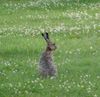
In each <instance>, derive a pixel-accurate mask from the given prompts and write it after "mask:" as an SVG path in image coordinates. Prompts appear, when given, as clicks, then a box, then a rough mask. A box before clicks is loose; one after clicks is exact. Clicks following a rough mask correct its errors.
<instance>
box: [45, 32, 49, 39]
mask: <svg viewBox="0 0 100 97" xmlns="http://www.w3.org/2000/svg"><path fill="white" fill-rule="evenodd" d="M45 34H46V38H47V39H48V40H49V34H48V33H47V32H46V33H45Z"/></svg>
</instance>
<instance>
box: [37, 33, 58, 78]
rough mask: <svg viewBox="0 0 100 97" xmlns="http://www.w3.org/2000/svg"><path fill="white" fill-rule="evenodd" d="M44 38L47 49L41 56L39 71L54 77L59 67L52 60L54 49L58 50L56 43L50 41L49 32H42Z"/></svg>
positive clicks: (41, 73) (46, 75)
mask: <svg viewBox="0 0 100 97" xmlns="http://www.w3.org/2000/svg"><path fill="white" fill-rule="evenodd" d="M42 36H43V38H44V39H45V40H46V43H47V47H46V49H45V51H44V52H43V53H42V56H41V58H40V64H39V73H40V75H41V76H43V77H48V76H49V77H52V76H56V73H57V69H56V67H55V65H54V63H53V60H52V51H54V50H56V48H57V47H56V45H55V43H52V42H51V41H50V38H49V35H48V33H47V32H46V33H44V34H43V33H42Z"/></svg>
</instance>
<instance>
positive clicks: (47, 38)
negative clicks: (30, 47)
mask: <svg viewBox="0 0 100 97" xmlns="http://www.w3.org/2000/svg"><path fill="white" fill-rule="evenodd" d="M42 36H43V37H44V39H45V40H46V42H47V50H49V51H53V50H55V49H56V48H57V47H56V45H55V43H52V42H51V41H50V38H49V34H48V33H47V32H46V33H44V34H43V33H42Z"/></svg>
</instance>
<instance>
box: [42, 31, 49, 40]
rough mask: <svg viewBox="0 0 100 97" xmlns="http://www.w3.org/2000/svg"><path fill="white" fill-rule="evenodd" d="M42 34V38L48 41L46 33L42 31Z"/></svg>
mask: <svg viewBox="0 0 100 97" xmlns="http://www.w3.org/2000/svg"><path fill="white" fill-rule="evenodd" d="M42 36H43V37H44V39H45V40H46V42H48V38H47V35H46V33H45V34H43V33H42Z"/></svg>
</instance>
